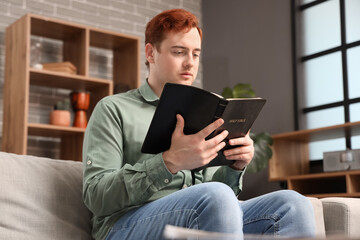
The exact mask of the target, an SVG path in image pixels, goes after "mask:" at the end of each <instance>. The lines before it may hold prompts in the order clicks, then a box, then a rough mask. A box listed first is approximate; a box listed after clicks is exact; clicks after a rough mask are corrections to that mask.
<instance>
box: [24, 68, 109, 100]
mask: <svg viewBox="0 0 360 240" xmlns="http://www.w3.org/2000/svg"><path fill="white" fill-rule="evenodd" d="M30 84H32V85H38V86H43V87H56V88H64V89H71V90H79V89H82V90H88V91H90V92H91V91H96V90H98V89H99V88H107V89H109V93H108V94H110V93H111V91H110V90H111V87H112V85H113V84H112V81H110V80H104V79H99V78H91V77H85V76H81V75H73V74H68V73H61V72H55V71H49V70H39V69H34V68H31V69H30Z"/></svg>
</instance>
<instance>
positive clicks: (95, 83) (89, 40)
mask: <svg viewBox="0 0 360 240" xmlns="http://www.w3.org/2000/svg"><path fill="white" fill-rule="evenodd" d="M31 36H38V37H44V38H50V39H54V40H60V41H62V43H63V49H62V50H63V51H62V52H63V61H69V62H71V63H72V64H73V65H74V66H75V67H76V68H77V74H76V75H72V74H67V73H61V72H54V71H49V70H39V69H34V68H31V67H30V39H31ZM5 46H6V50H5V51H6V60H5V82H4V112H3V135H2V151H6V152H12V153H17V154H27V139H28V136H46V137H49V136H50V137H57V138H60V139H61V158H62V159H71V160H78V161H81V160H82V141H83V137H84V132H85V129H81V128H75V127H59V126H54V125H50V124H39V123H30V122H28V108H29V89H30V85H37V86H45V87H50V88H62V89H69V90H87V91H89V92H90V93H91V99H90V107H89V110H88V111H87V116H88V117H90V115H91V113H92V111H93V109H94V107H95V105H96V103H97V102H98V101H99V100H100V99H101V98H103V97H105V96H108V95H111V94H113V88H114V86H115V85H117V84H121V85H125V86H127V87H128V88H129V89H132V88H137V87H138V86H139V84H140V40H139V38H137V37H134V36H130V35H125V34H120V33H116V32H111V31H107V30H102V29H97V28H93V27H89V26H84V25H80V24H75V23H70V22H66V21H61V20H57V19H51V18H47V17H43V16H39V15H34V14H27V15H25V16H24V17H22V18H21V19H19V20H18V21H16V22H15V23H13V24H11V25H10V26H9V27H8V28H7V29H6V37H5ZM90 47H97V48H100V49H104V50H106V51H108V50H111V51H112V53H113V66H114V67H113V74H112V75H113V79H112V80H106V79H99V78H93V77H90V76H89V52H90Z"/></svg>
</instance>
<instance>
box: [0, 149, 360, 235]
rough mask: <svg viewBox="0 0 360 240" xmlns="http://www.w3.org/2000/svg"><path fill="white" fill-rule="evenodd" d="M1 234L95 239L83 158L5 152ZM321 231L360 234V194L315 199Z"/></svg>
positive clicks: (0, 155) (0, 158)
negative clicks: (85, 196) (84, 191)
mask: <svg viewBox="0 0 360 240" xmlns="http://www.w3.org/2000/svg"><path fill="white" fill-rule="evenodd" d="M0 166H1V167H0V209H1V210H0V212H1V217H0V239H37V240H41V239H46V240H48V239H62V240H63V239H91V222H90V220H91V213H90V212H89V211H88V210H87V208H86V207H85V205H84V204H83V201H82V195H81V192H82V163H80V162H75V161H63V160H54V159H49V158H40V157H34V156H26V155H16V154H10V153H5V152H0ZM310 199H311V202H312V203H313V206H314V210H315V215H316V222H317V235H318V236H321V237H323V236H325V233H326V234H337V235H339V234H341V235H347V236H352V237H360V227H359V226H360V199H355V198H349V199H346V198H324V199H321V200H320V199H316V198H310Z"/></svg>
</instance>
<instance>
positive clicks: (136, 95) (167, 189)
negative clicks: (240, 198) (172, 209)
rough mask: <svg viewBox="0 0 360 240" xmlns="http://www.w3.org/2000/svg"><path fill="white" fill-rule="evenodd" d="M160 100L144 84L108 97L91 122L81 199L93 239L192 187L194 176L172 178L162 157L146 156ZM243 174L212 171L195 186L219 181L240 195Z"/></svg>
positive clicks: (204, 173)
mask: <svg viewBox="0 0 360 240" xmlns="http://www.w3.org/2000/svg"><path fill="white" fill-rule="evenodd" d="M158 101H159V98H158V97H157V96H156V95H155V93H154V92H153V91H152V89H151V88H150V86H149V85H148V84H147V83H145V84H144V85H142V86H141V87H140V88H139V89H135V90H130V91H128V92H126V93H121V94H116V95H112V96H108V97H105V98H104V99H102V100H101V101H99V102H98V103H97V105H96V107H95V109H94V111H93V113H92V115H91V118H90V119H89V123H88V126H87V128H86V132H85V138H84V145H83V164H84V182H83V199H84V202H85V204H86V206H87V207H88V208H89V209H90V211H91V212H92V213H93V215H94V217H93V237H94V238H95V239H104V238H105V237H106V235H107V234H108V232H109V230H110V229H111V227H112V226H113V224H114V223H115V222H116V221H117V220H118V219H119V218H120V217H121V216H122V215H124V214H125V213H126V212H128V211H129V210H131V209H133V208H136V207H140V206H142V205H143V204H145V203H147V202H150V201H154V200H156V199H159V198H161V197H164V196H166V195H168V194H171V193H173V192H176V191H178V190H180V189H182V188H184V187H188V186H191V184H192V177H191V171H189V170H183V171H179V172H178V173H176V174H172V173H171V172H170V171H169V170H168V169H167V167H166V165H165V163H164V160H163V158H162V153H159V154H143V153H141V146H142V143H143V141H144V139H145V136H146V133H147V130H148V128H149V126H150V122H151V119H152V117H153V114H154V112H155V108H156V105H157V103H158ZM242 175H243V172H242V171H236V170H234V169H232V168H230V167H227V166H224V167H210V168H207V169H205V170H202V171H200V172H196V174H195V184H199V183H203V182H208V181H219V182H223V183H225V184H227V185H229V186H230V187H231V188H232V189H233V191H234V193H235V194H236V195H237V194H238V193H239V192H240V191H241V185H242Z"/></svg>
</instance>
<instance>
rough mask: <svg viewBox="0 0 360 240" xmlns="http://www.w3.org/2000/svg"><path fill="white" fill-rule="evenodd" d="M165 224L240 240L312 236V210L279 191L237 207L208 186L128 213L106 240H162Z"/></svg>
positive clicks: (230, 195) (225, 191) (227, 194)
mask: <svg viewBox="0 0 360 240" xmlns="http://www.w3.org/2000/svg"><path fill="white" fill-rule="evenodd" d="M166 224H171V225H175V226H181V227H185V228H192V229H200V230H205V231H214V232H226V233H234V234H239V235H243V233H245V234H271V235H274V236H287V237H311V236H314V235H315V219H314V213H313V208H312V205H311V203H310V201H309V200H308V199H307V198H305V197H303V196H302V195H300V194H298V193H296V192H294V191H291V190H281V191H277V192H273V193H269V194H266V195H263V196H260V197H256V198H253V199H250V200H247V201H244V202H239V201H238V200H237V198H236V196H235V194H234V192H233V191H232V190H231V189H230V188H229V187H228V186H227V185H225V184H223V183H217V182H212V183H203V184H199V185H195V186H192V187H189V188H186V189H182V190H179V191H177V192H175V193H173V194H170V195H168V196H166V197H163V198H161V199H159V200H156V201H154V202H151V203H148V204H146V205H144V206H142V207H140V208H138V209H135V210H132V211H130V212H128V213H127V214H125V215H124V216H122V217H121V218H120V219H119V220H118V221H117V222H116V224H115V225H114V226H113V228H112V229H111V231H110V232H109V234H108V236H107V238H106V239H107V240H114V239H162V238H163V236H162V233H163V230H164V227H165V225H166Z"/></svg>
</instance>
